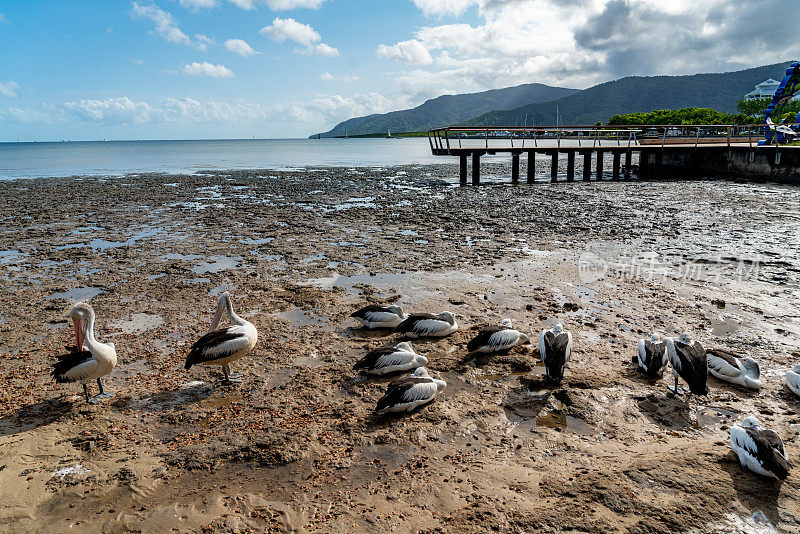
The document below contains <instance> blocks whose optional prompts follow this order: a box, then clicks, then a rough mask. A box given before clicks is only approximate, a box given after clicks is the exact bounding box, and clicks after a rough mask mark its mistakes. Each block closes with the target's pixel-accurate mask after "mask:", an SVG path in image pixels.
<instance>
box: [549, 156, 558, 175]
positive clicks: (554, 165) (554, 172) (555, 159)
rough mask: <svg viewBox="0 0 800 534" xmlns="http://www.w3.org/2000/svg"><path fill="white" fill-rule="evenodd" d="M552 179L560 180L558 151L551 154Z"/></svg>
mask: <svg viewBox="0 0 800 534" xmlns="http://www.w3.org/2000/svg"><path fill="white" fill-rule="evenodd" d="M550 181H551V182H557V181H558V152H553V154H552V155H551V156H550Z"/></svg>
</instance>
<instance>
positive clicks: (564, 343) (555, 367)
mask: <svg viewBox="0 0 800 534" xmlns="http://www.w3.org/2000/svg"><path fill="white" fill-rule="evenodd" d="M539 355H540V356H541V357H542V361H543V362H544V365H545V368H546V369H547V376H548V378H552V379H553V380H561V379H562V378H564V367H566V366H567V362H569V358H570V356H572V334H570V333H569V332H565V331H564V327H563V326H561V323H559V324H557V325H555V326H554V327H553V329H552V330H542V333H541V335H539Z"/></svg>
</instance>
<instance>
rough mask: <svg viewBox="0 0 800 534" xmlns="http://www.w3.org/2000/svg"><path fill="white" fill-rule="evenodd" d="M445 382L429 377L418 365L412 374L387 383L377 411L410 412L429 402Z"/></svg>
mask: <svg viewBox="0 0 800 534" xmlns="http://www.w3.org/2000/svg"><path fill="white" fill-rule="evenodd" d="M446 386H447V382H445V381H444V380H439V379H438V378H431V375H429V374H428V371H427V369H425V368H424V367H420V368H419V369H417V370H416V371H414V373H413V374H411V375H409V376H404V377H403V378H399V379H397V380H394V381H393V382H390V383H389V387H388V388H387V390H386V394H385V395H384V396H383V397H381V399H380V400H379V401H378V407H377V411H379V412H383V413H386V412H390V413H391V412H411V411H413V410H415V409H416V408H418V407H419V406H422V405H423V404H428V403H429V402H431V401H432V400H433V399H434V397H436V394H437V393H439V391H441V390H443V389H444V388H445V387H446Z"/></svg>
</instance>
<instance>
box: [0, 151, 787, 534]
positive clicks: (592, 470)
mask: <svg viewBox="0 0 800 534" xmlns="http://www.w3.org/2000/svg"><path fill="white" fill-rule="evenodd" d="M484 172H485V174H487V175H491V174H508V173H509V171H508V169H506V168H503V167H500V166H496V165H486V167H485V169H484ZM456 175H457V168H456V167H455V166H448V165H429V166H398V167H388V168H383V169H371V168H306V169H301V170H297V171H294V172H288V171H281V172H277V171H231V172H213V173H211V172H209V173H200V174H196V175H162V174H143V175H128V176H125V177H122V178H103V177H71V178H50V179H36V180H20V181H9V182H3V183H1V184H0V220H2V223H3V224H2V229H0V265H2V267H3V269H2V271H1V272H2V274H0V295H1V296H0V298H2V304H1V305H0V355H2V362H3V366H2V369H1V370H0V372H1V373H2V384H3V386H2V388H0V531H3V532H15V533H19V532H42V531H47V532H67V531H72V532H75V531H77V530H78V529H79V530H80V531H82V532H109V533H110V532H170V531H172V532H262V531H269V532H390V531H391V532H454V533H455V532H485V531H498V532H514V533H517V532H563V531H570V532H619V533H623V532H633V533H654V532H664V533H667V532H669V533H674V532H772V531H775V530H774V529H777V531H782V532H783V531H785V532H797V531H800V504H798V503H799V502H800V482H798V480H800V478H799V477H800V471H797V472H793V473H792V474H791V475H790V476H789V478H788V479H787V480H786V481H783V482H778V481H770V480H768V479H765V478H762V477H759V476H757V475H755V474H752V473H750V472H748V471H745V470H744V469H743V468H741V467H740V466H739V463H738V461H737V459H736V456H735V455H734V453H733V452H732V451H731V449H730V444H729V437H728V432H729V429H730V427H731V426H732V425H733V424H734V423H737V422H740V421H741V420H742V419H743V418H744V417H745V416H747V415H749V414H755V415H757V416H758V417H759V419H760V420H761V422H762V423H763V424H764V425H765V426H767V427H769V428H774V429H776V430H778V432H779V433H780V434H781V435H782V437H783V439H784V440H785V443H786V450H787V453H788V456H789V459H790V461H792V462H796V459H797V458H798V454H800V443H798V439H797V435H798V429H800V415H799V414H798V411H797V410H798V403H800V398H797V397H795V396H794V395H793V394H792V393H791V392H790V391H789V390H788V389H787V388H786V387H785V386H784V385H783V374H784V372H785V371H786V370H787V369H789V368H791V367H792V366H793V365H794V364H795V363H798V362H800V344H799V343H798V340H800V338H799V337H798V336H800V315H798V313H797V310H796V300H797V294H798V288H799V287H800V285H799V284H798V272H800V254H798V251H797V249H796V247H794V243H796V242H797V238H798V233H800V231H799V230H798V228H799V227H798V225H797V221H798V220H800V208H798V206H800V202H799V201H800V191H799V190H797V189H792V188H789V187H783V186H777V185H770V184H755V185H754V184H745V183H737V182H727V181H691V182H645V183H638V182H631V183H624V182H623V183H611V182H605V183H596V182H593V183H589V184H584V183H573V184H566V183H561V184H552V185H551V184H537V185H534V186H527V185H523V186H511V185H508V184H507V183H504V184H502V185H487V186H482V187H479V188H472V187H463V188H460V187H457V186H455V185H454V183H453V178H454V177H455V176H456ZM504 181H505V182H508V179H507V177H506V178H504ZM226 289H227V290H229V291H230V292H231V294H232V295H233V298H234V304H235V306H236V309H237V311H238V313H240V315H242V316H243V317H245V318H247V319H248V320H250V321H252V322H253V323H254V324H255V325H256V327H257V328H258V330H259V341H258V345H257V346H256V349H255V350H254V352H253V353H252V354H251V355H250V356H248V357H246V358H244V359H242V360H240V361H238V362H236V363H235V364H234V365H233V367H234V370H235V371H237V372H242V373H243V375H244V381H243V383H242V384H239V385H223V384H222V374H221V372H220V371H219V370H218V369H217V368H208V367H199V366H198V367H194V368H192V369H191V370H189V371H185V370H184V369H183V362H184V360H185V358H186V354H187V352H188V349H189V347H190V346H191V345H192V343H193V342H194V341H195V340H196V339H198V337H199V336H200V335H202V334H203V333H204V332H205V331H206V330H207V329H208V326H209V323H210V320H211V314H212V312H213V308H214V305H215V303H216V299H217V297H218V295H219V294H220V293H221V292H222V291H224V290H226ZM87 298H90V299H91V300H90V302H91V304H92V306H93V307H94V309H95V311H96V312H97V315H98V324H97V327H96V332H97V337H98V339H100V340H101V341H106V342H113V343H115V345H116V349H117V353H118V355H119V363H118V366H117V368H116V369H115V370H114V371H113V372H112V374H111V375H110V376H109V377H108V379H107V380H106V384H107V389H108V390H110V391H114V392H115V395H114V396H113V397H112V398H110V399H108V400H106V401H104V402H100V403H97V404H87V403H86V402H85V401H84V399H83V397H82V391H81V388H80V386H79V385H74V384H72V385H70V384H55V383H54V382H53V380H52V379H51V378H50V376H49V372H50V365H51V363H52V362H53V361H54V360H55V358H56V356H57V355H58V354H61V353H62V352H63V350H64V346H65V345H68V344H72V343H73V335H72V327H71V325H70V324H69V323H68V320H67V312H68V311H69V308H70V306H71V305H72V303H73V302H74V301H75V300H82V299H87ZM367 303H398V304H400V305H402V306H403V308H404V309H407V310H413V311H425V312H440V311H444V310H449V311H451V312H453V313H455V314H456V316H457V319H458V321H459V323H460V325H461V328H460V329H459V330H458V331H457V332H456V333H455V334H453V335H452V336H450V337H447V338H444V339H440V340H432V341H420V342H415V343H414V345H415V347H416V348H417V349H418V351H419V352H420V353H422V354H424V355H426V356H427V357H428V359H429V366H428V368H429V369H430V371H431V373H432V374H433V375H436V376H438V377H441V378H443V379H444V380H446V381H447V382H448V386H447V388H446V389H445V390H444V392H443V393H442V394H441V395H440V396H438V397H437V399H436V400H435V401H434V402H433V403H431V404H430V405H428V406H426V407H424V408H422V409H419V410H418V411H416V412H414V413H412V414H409V415H403V416H392V417H385V416H377V415H376V414H375V413H374V408H375V405H376V402H377V400H378V399H379V398H380V397H381V395H382V394H383V392H384V390H385V387H386V384H387V383H388V382H389V381H390V380H391V377H385V378H365V377H363V376H359V375H358V374H357V373H355V372H354V371H353V369H352V366H353V364H354V363H355V362H356V361H357V360H358V359H359V358H361V356H363V355H364V354H365V353H366V352H367V351H368V350H370V349H372V348H376V347H378V346H381V345H383V344H387V343H390V342H396V340H397V338H396V337H395V336H393V335H392V333H391V332H385V331H384V332H377V333H376V332H369V331H365V330H363V329H361V328H358V323H357V322H355V321H354V320H353V319H351V318H350V317H349V315H350V313H352V312H353V311H355V310H356V309H358V308H359V307H360V306H362V305H364V304H367ZM505 317H510V318H511V319H512V320H513V321H514V324H515V326H516V327H517V328H518V329H519V330H521V331H524V332H528V333H532V334H533V335H534V336H536V337H537V339H538V332H539V331H540V330H541V329H542V328H544V327H546V326H547V327H549V326H552V325H553V324H554V323H555V322H561V323H563V325H564V326H565V328H567V329H568V330H570V331H571V332H572V334H573V337H574V354H573V357H572V361H571V363H570V365H569V367H568V369H567V371H566V375H565V378H564V380H563V382H561V383H560V384H555V383H551V382H549V381H547V380H546V379H545V378H544V377H543V372H544V370H543V367H542V366H541V365H540V364H538V363H537V362H538V345H537V344H536V343H533V344H531V345H525V346H521V347H517V348H515V349H513V350H512V351H511V352H510V353H508V354H503V355H497V356H493V357H481V358H478V359H472V358H469V357H468V356H467V351H466V344H467V342H468V341H469V340H470V339H471V338H472V337H473V336H474V334H475V332H476V330H477V328H479V327H481V326H483V325H487V324H495V323H498V322H499V321H500V320H501V319H503V318H505ZM683 329H688V330H690V331H691V332H692V333H693V334H694V337H695V338H696V339H698V340H699V341H700V342H701V343H703V345H704V346H706V347H708V348H713V347H721V348H726V349H729V350H732V351H735V352H738V353H741V354H747V355H749V356H751V357H753V358H755V359H757V360H758V361H759V363H760V365H761V370H762V381H763V383H764V386H763V388H762V389H761V390H760V391H758V392H751V391H745V390H742V389H739V388H737V387H735V386H732V385H730V384H727V383H724V382H720V381H717V380H716V379H713V378H709V387H710V389H711V392H710V394H709V395H708V396H707V397H704V398H698V397H693V398H690V399H688V400H687V399H685V398H680V397H675V396H674V395H672V394H670V393H669V392H668V391H667V388H666V386H667V385H668V384H669V383H670V379H671V374H669V375H668V376H665V378H664V379H662V380H659V381H654V380H650V379H648V378H646V377H645V376H644V375H642V374H640V373H639V372H638V371H637V370H636V366H635V364H634V363H633V362H632V358H633V357H635V355H636V343H637V341H638V339H640V338H641V337H647V336H649V335H650V333H651V332H653V331H658V332H660V333H662V334H663V335H673V336H676V335H677V334H678V333H680V332H681V331H682V330H683ZM758 512H761V513H762V514H759V515H758V517H764V518H766V520H768V521H769V523H771V524H772V525H774V529H773V530H764V529H766V527H765V526H764V525H763V524H761V525H757V524H756V521H754V520H753V519H752V516H753V514H754V513H758ZM758 529H762V530H758Z"/></svg>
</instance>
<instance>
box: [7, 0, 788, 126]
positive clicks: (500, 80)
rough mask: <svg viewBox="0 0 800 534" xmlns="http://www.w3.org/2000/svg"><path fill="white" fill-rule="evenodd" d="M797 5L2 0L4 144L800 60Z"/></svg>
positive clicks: (376, 108) (602, 0) (321, 119)
mask: <svg viewBox="0 0 800 534" xmlns="http://www.w3.org/2000/svg"><path fill="white" fill-rule="evenodd" d="M698 4H702V5H698ZM799 6H800V3H794V2H779V1H772V0H752V1H740V2H726V1H723V0H708V1H706V2H694V1H691V2H690V1H683V0H674V1H672V2H669V3H666V2H657V1H655V0H641V1H634V0H630V1H625V0H586V1H582V0H575V1H573V2H558V1H556V0H380V1H378V0H137V1H136V2H131V1H110V0H109V1H99V0H98V1H73V2H64V1H63V0H61V1H54V0H37V1H35V2H32V1H29V0H26V1H17V0H0V50H3V51H4V53H3V54H2V55H1V56H2V57H0V141H14V140H17V139H19V140H25V141H31V140H40V141H44V140H61V139H72V140H78V139H137V138H143V139H173V138H247V137H253V136H255V137H258V138H263V137H304V136H307V135H309V134H311V133H314V132H317V131H325V130H327V129H329V128H330V127H332V126H333V125H334V124H336V123H337V122H339V121H341V120H344V119H346V118H349V117H350V116H355V115H363V114H368V113H375V112H385V111H390V110H393V109H399V108H404V107H409V106H414V105H417V104H419V103H421V102H422V101H424V100H425V99H427V98H431V97H434V96H438V95H440V94H444V93H455V92H472V91H479V90H485V89H490V88H496V87H504V86H509V85H517V84H520V83H529V82H542V83H548V84H551V85H562V86H570V87H578V88H583V87H587V86H590V85H593V84H594V83H598V82H601V81H606V80H609V79H614V78H618V77H620V76H625V75H629V74H641V75H652V74H688V73H694V72H714V71H723V70H735V69H738V68H746V67H750V66H757V65H761V64H765V63H772V62H777V61H782V60H786V59H789V58H791V57H796V56H798V55H800V48H799V47H798V44H797V43H800V39H797V38H796V33H797V32H796V28H795V22H796V21H797V20H798V19H800V17H798V15H800V7H799ZM789 21H794V22H789ZM765 34H766V35H774V36H775V40H778V39H783V43H784V44H783V45H782V46H775V44H774V42H770V41H771V39H765V37H764V36H765ZM777 74H780V73H777Z"/></svg>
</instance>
